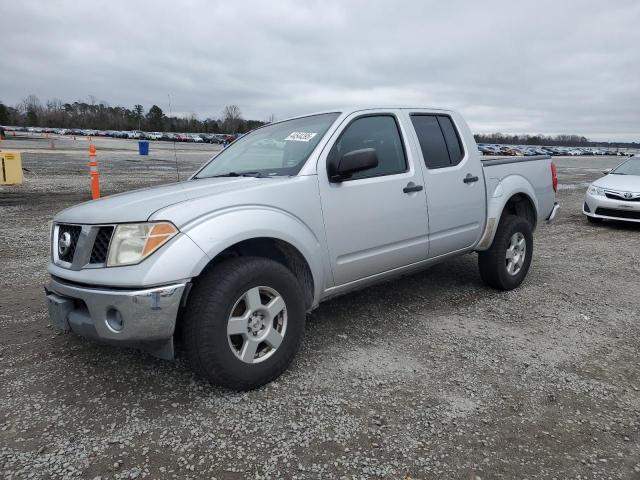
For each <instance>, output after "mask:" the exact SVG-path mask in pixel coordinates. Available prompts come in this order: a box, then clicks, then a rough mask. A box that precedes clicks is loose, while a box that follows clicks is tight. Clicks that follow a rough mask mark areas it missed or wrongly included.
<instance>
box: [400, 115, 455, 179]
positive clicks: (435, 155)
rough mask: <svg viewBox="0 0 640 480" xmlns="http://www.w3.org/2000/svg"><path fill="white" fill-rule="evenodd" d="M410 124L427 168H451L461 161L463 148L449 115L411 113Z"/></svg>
mask: <svg viewBox="0 0 640 480" xmlns="http://www.w3.org/2000/svg"><path fill="white" fill-rule="evenodd" d="M411 123H412V124H413V128H414V130H415V132H416V136H417V137H418V142H419V143H420V150H421V151H422V158H423V159H424V163H425V165H426V166H427V168H429V169H436V168H446V167H453V166H455V165H458V164H459V163H460V161H462V159H463V158H464V147H463V145H462V141H461V139H460V135H459V133H458V131H457V129H456V127H455V125H454V123H453V121H452V120H451V117H450V116H449V115H440V114H422V113H413V114H411Z"/></svg>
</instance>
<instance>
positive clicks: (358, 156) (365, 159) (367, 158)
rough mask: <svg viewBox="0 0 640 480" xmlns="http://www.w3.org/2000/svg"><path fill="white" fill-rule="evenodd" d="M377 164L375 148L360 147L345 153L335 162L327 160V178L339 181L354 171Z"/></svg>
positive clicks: (367, 168)
mask: <svg viewBox="0 0 640 480" xmlns="http://www.w3.org/2000/svg"><path fill="white" fill-rule="evenodd" d="M377 166H378V153H377V152H376V149H375V148H362V149H360V150H353V151H351V152H348V153H345V154H344V155H342V157H340V159H339V160H338V161H337V162H335V161H334V162H329V166H328V167H329V168H328V170H329V180H331V181H332V182H341V181H343V180H346V179H348V178H349V177H350V176H351V175H353V174H354V173H356V172H362V171H363V170H369V169H370V168H375V167H377Z"/></svg>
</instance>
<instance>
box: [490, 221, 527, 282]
mask: <svg viewBox="0 0 640 480" xmlns="http://www.w3.org/2000/svg"><path fill="white" fill-rule="evenodd" d="M532 254H533V234H532V228H531V224H530V223H529V222H528V221H527V220H525V219H524V218H522V217H518V216H515V215H504V216H503V218H501V219H500V223H499V224H498V230H497V232H496V236H495V238H494V239H493V244H492V245H491V247H490V248H489V249H488V250H486V251H484V252H480V253H479V255H478V266H479V267H480V277H481V278H482V280H483V281H484V283H486V284H487V285H489V286H491V287H493V288H497V289H500V290H512V289H514V288H516V287H517V286H519V285H520V284H521V283H522V281H523V280H524V278H525V277H526V276H527V272H528V271H529V266H530V265H531V257H532Z"/></svg>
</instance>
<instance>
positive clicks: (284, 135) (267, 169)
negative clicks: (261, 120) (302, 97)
mask: <svg viewBox="0 0 640 480" xmlns="http://www.w3.org/2000/svg"><path fill="white" fill-rule="evenodd" d="M339 115H340V114H339V113H324V114H321V115H311V116H309V117H303V118H296V119H293V120H287V121H284V122H279V123H274V124H273V125H267V126H266V127H262V128H259V129H257V130H254V131H253V132H251V133H248V134H247V135H245V136H244V137H242V138H239V139H238V140H236V141H235V142H234V143H232V144H231V145H230V146H229V147H227V148H226V149H224V150H223V151H222V152H220V153H219V154H218V155H216V156H215V157H214V158H212V159H211V161H210V162H209V163H208V164H207V165H206V166H205V167H204V168H203V169H202V170H201V171H200V172H199V173H198V174H197V175H196V176H195V178H210V177H218V176H239V175H251V176H267V177H268V176H274V175H296V174H297V173H298V172H299V171H300V169H301V168H302V166H303V165H304V162H305V161H306V160H307V158H308V157H309V155H310V154H311V152H312V151H313V149H314V148H316V145H318V142H319V141H320V139H321V138H322V137H323V136H324V134H325V133H326V131H327V130H328V129H329V127H330V126H331V124H332V123H333V122H334V121H335V119H336V118H338V116H339Z"/></svg>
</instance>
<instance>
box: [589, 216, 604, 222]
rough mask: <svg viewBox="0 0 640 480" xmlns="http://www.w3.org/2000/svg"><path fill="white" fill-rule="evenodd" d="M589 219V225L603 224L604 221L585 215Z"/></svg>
mask: <svg viewBox="0 0 640 480" xmlns="http://www.w3.org/2000/svg"><path fill="white" fill-rule="evenodd" d="M585 216H586V217H587V222H589V223H602V219H601V218H597V217H590V216H589V215H585Z"/></svg>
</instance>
